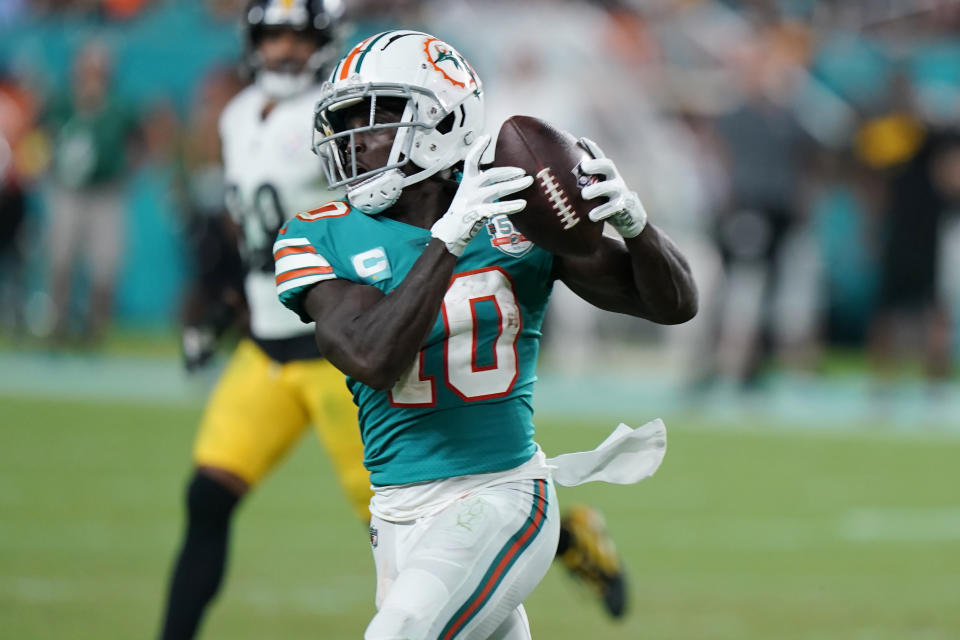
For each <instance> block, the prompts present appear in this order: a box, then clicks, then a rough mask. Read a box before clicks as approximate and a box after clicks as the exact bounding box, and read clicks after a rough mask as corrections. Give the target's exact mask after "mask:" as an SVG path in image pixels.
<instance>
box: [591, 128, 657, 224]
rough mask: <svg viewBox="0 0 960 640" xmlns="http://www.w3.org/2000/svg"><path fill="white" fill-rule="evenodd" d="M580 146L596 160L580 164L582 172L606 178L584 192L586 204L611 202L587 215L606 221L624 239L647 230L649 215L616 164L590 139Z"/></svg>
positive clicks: (596, 219) (595, 219)
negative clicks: (593, 200) (604, 199)
mask: <svg viewBox="0 0 960 640" xmlns="http://www.w3.org/2000/svg"><path fill="white" fill-rule="evenodd" d="M579 142H580V145H581V146H582V147H584V148H585V149H586V150H587V151H589V152H590V155H592V156H593V159H592V160H584V161H583V162H581V163H580V170H581V171H583V172H584V173H588V174H591V175H599V176H603V178H602V179H601V180H600V181H599V182H595V183H594V184H588V185H587V186H585V187H583V188H582V189H580V196H581V197H582V198H583V199H584V200H591V199H593V198H599V197H606V198H607V202H605V203H603V204H601V205H598V206H596V207H594V208H593V209H591V210H590V213H588V214H587V215H588V216H589V217H590V219H591V220H593V221H594V222H599V221H601V220H606V221H607V222H609V223H610V225H611V226H612V227H613V228H614V229H616V230H617V231H618V232H619V233H620V235H621V236H623V237H624V238H635V237H637V236H638V235H640V232H641V231H643V228H644V227H645V226H647V212H646V211H645V210H644V208H643V204H642V203H641V202H640V197H639V196H637V192H636V191H631V190H630V188H629V187H627V183H625V182H624V181H623V177H622V176H621V175H620V172H619V171H617V167H616V166H615V165H614V164H613V160H611V159H610V158H608V157H607V156H605V155H604V153H603V151H601V150H600V147H598V146H597V143H596V142H594V141H593V140H590V139H589V138H580V141H579Z"/></svg>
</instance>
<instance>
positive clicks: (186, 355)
mask: <svg viewBox="0 0 960 640" xmlns="http://www.w3.org/2000/svg"><path fill="white" fill-rule="evenodd" d="M180 347H181V349H182V352H183V366H184V368H185V369H186V370H187V371H188V372H189V373H194V372H196V371H199V370H200V369H202V368H203V367H205V366H206V365H207V364H208V363H209V362H210V360H211V359H212V358H213V354H214V353H215V352H216V350H217V334H216V331H214V329H213V327H205V326H201V325H192V326H186V327H184V328H183V332H182V333H181V334H180Z"/></svg>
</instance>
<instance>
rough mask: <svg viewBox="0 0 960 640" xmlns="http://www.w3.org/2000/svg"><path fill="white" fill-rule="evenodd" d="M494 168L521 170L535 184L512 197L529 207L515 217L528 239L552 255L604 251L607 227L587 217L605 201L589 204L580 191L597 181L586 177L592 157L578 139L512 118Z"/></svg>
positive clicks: (527, 119) (541, 124)
mask: <svg viewBox="0 0 960 640" xmlns="http://www.w3.org/2000/svg"><path fill="white" fill-rule="evenodd" d="M495 153H496V155H495V159H494V162H493V164H494V166H498V167H520V168H521V169H523V170H524V171H526V172H527V173H528V174H529V175H531V176H533V184H532V185H530V186H529V187H527V188H526V189H524V190H523V191H520V192H517V193H516V194H515V195H510V196H507V198H506V199H509V198H512V197H518V198H523V199H525V200H526V201H527V207H526V209H524V210H523V211H521V212H520V213H517V214H514V215H512V216H510V219H511V221H512V222H513V224H514V225H515V226H516V228H517V230H518V231H520V233H522V234H523V235H524V236H526V237H527V239H529V240H531V241H533V243H534V244H537V245H539V246H540V247H543V248H544V249H546V250H547V251H549V252H550V253H555V254H559V255H571V256H584V255H590V254H591V253H593V252H594V251H596V250H597V248H598V247H599V246H600V238H601V235H602V233H603V224H602V223H598V222H591V221H590V218H588V217H587V213H588V212H589V211H590V210H591V209H593V208H594V207H595V206H597V205H598V204H602V203H603V202H604V199H603V198H596V199H593V200H584V199H583V198H581V197H580V187H581V186H582V185H585V184H590V183H591V182H595V181H596V180H597V178H596V177H594V176H590V175H586V174H584V173H582V172H580V170H579V169H580V162H581V161H582V160H585V159H587V158H590V157H591V156H590V153H589V152H588V151H587V150H586V149H584V148H583V147H581V146H580V145H579V144H578V143H577V139H576V138H574V137H573V136H572V135H570V134H569V133H567V132H566V131H562V130H561V129H558V128H557V127H555V126H553V125H552V124H550V123H549V122H545V121H543V120H540V119H539V118H533V117H530V116H512V117H511V118H509V119H508V120H507V121H506V122H504V123H503V126H501V127H500V133H499V134H498V136H497V144H496V150H495Z"/></svg>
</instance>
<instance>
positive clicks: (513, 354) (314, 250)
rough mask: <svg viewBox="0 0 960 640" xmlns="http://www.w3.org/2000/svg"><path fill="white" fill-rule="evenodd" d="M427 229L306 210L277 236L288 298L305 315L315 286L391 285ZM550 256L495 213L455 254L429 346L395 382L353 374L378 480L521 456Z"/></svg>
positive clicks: (529, 433) (481, 469)
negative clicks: (336, 281)
mask: <svg viewBox="0 0 960 640" xmlns="http://www.w3.org/2000/svg"><path fill="white" fill-rule="evenodd" d="M429 241H430V232H429V230H427V229H421V228H419V227H414V226H411V225H408V224H404V223H402V222H397V221H396V220H392V219H390V218H386V217H382V216H378V217H371V216H367V215H365V214H363V213H361V212H359V211H354V210H352V209H351V208H350V207H349V205H348V204H346V203H344V202H334V203H331V204H328V205H326V206H324V207H321V208H319V209H316V210H314V211H311V212H308V213H302V214H300V215H298V216H297V217H296V218H294V219H293V220H291V221H290V222H289V223H288V224H287V226H286V227H284V228H283V229H281V230H280V234H279V236H278V238H277V242H276V244H275V245H274V257H275V260H276V273H277V276H276V278H277V291H278V293H279V295H280V300H281V302H283V304H285V305H286V306H287V307H289V308H290V309H292V310H293V311H295V312H296V313H297V314H299V315H300V318H301V319H302V320H303V321H304V322H309V321H310V320H311V319H310V318H309V317H307V316H306V314H305V313H304V311H303V306H302V304H303V297H304V296H305V295H306V292H307V290H308V289H309V288H310V287H311V286H313V285H314V284H316V283H317V282H320V281H323V280H329V279H332V278H341V279H344V280H350V281H352V282H357V283H362V284H367V285H371V286H374V287H377V288H378V289H380V290H381V291H383V292H384V293H389V292H390V291H391V290H393V288H394V287H396V286H397V285H399V284H400V282H401V281H403V279H404V277H405V276H406V275H407V273H408V272H409V271H410V269H411V268H412V267H413V264H414V262H416V260H417V258H419V257H420V255H421V253H422V252H423V250H424V249H425V248H426V246H427V244H428V243H429ZM552 266H553V257H552V256H551V255H550V254H549V253H547V252H546V251H543V250H542V249H540V248H538V247H536V246H534V245H533V244H532V243H531V242H530V241H529V240H527V239H526V238H524V237H523V236H522V235H521V234H520V233H519V232H517V231H516V230H515V229H514V227H513V224H512V223H511V222H510V219H509V218H507V217H506V216H497V217H495V218H492V219H491V220H490V221H489V222H488V223H487V224H486V226H485V228H484V229H482V230H481V231H480V232H479V233H478V234H477V236H476V237H475V238H474V239H473V241H472V242H471V243H470V244H469V245H468V246H467V248H466V250H465V251H464V252H463V255H462V256H460V258H459V259H458V260H457V265H456V267H455V270H454V274H453V277H452V278H451V280H450V286H449V288H448V290H447V293H446V295H445V297H444V299H443V305H442V307H441V309H440V313H439V314H438V316H437V319H436V322H435V323H434V325H433V328H432V329H431V331H430V335H429V337H428V338H427V340H426V343H425V345H424V347H423V349H422V350H421V351H420V353H419V355H418V357H417V359H416V360H415V361H414V362H413V363H411V365H410V368H409V369H408V370H407V372H406V373H405V374H404V375H403V376H402V377H401V378H400V379H399V380H398V381H397V382H396V384H395V385H394V386H393V388H392V389H390V390H388V391H380V390H377V389H374V388H372V387H369V386H367V385H365V384H363V383H362V382H360V381H358V380H355V379H353V378H350V377H348V378H347V385H348V387H349V388H350V390H351V392H352V393H353V398H354V402H356V404H357V407H358V415H359V423H360V429H361V435H362V437H363V443H364V464H365V465H366V467H367V469H369V471H370V479H371V482H373V484H375V485H380V486H382V485H392V484H406V483H410V482H423V481H428V480H437V479H440V478H449V477H452V476H459V475H465V474H471V473H487V472H493V471H502V470H505V469H510V468H513V467H516V466H518V465H520V464H523V463H524V462H526V461H527V460H529V459H530V457H531V456H532V455H533V454H534V452H535V451H536V445H535V444H534V442H533V405H532V396H533V386H534V382H535V381H536V375H535V368H536V362H537V352H538V350H539V343H540V327H541V324H542V323H543V316H544V312H545V310H546V306H547V300H548V298H549V297H550V291H551V288H552V280H551V276H550V272H551V269H552Z"/></svg>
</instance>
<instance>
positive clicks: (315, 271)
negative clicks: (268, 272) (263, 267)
mask: <svg viewBox="0 0 960 640" xmlns="http://www.w3.org/2000/svg"><path fill="white" fill-rule="evenodd" d="M325 273H333V267H304V268H303V269H294V270H293V271H287V272H286V273H281V274H279V275H277V284H283V283H284V282H286V281H287V280H293V279H294V278H301V277H303V276H318V275H323V274H325Z"/></svg>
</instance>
